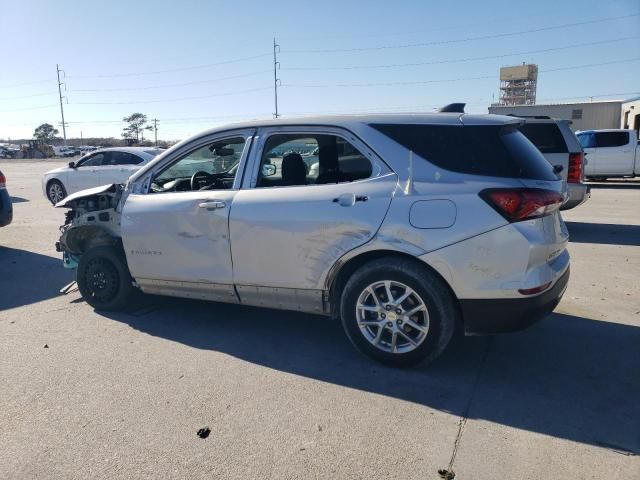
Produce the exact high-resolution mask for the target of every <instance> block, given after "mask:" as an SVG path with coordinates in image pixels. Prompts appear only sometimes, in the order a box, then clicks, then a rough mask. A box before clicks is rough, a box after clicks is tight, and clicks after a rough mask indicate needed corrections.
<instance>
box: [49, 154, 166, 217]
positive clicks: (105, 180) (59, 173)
mask: <svg viewBox="0 0 640 480" xmlns="http://www.w3.org/2000/svg"><path fill="white" fill-rule="evenodd" d="M163 151H164V150H163V149H161V148H154V147H124V148H103V149H100V150H97V151H95V152H91V153H89V154H87V155H85V156H84V157H82V158H80V159H79V160H78V161H76V162H70V163H69V165H68V166H67V167H61V168H56V169H55V170H50V171H48V172H47V173H45V174H44V175H43V176H42V189H43V192H44V195H45V197H47V198H48V199H49V201H50V202H51V203H53V204H54V205H55V204H56V203H58V202H59V201H60V200H62V199H63V198H65V197H66V196H67V195H70V194H72V193H75V192H78V191H80V190H84V189H86V188H91V187H97V186H100V185H106V184H110V183H125V182H126V181H127V179H128V178H129V177H130V176H131V175H132V174H133V173H134V172H136V171H137V170H139V169H140V168H141V167H142V166H143V165H145V164H146V163H148V162H149V161H150V160H151V159H153V158H154V157H155V156H157V155H159V154H160V153H162V152H163Z"/></svg>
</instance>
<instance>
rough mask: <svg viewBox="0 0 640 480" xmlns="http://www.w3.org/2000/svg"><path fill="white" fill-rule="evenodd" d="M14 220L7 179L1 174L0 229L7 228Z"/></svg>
mask: <svg viewBox="0 0 640 480" xmlns="http://www.w3.org/2000/svg"><path fill="white" fill-rule="evenodd" d="M12 220H13V205H12V202H11V197H10V196H9V192H8V191H7V178H6V177H5V176H4V174H3V173H2V172H0V227H6V226H7V225H9V224H10V223H11V221H12Z"/></svg>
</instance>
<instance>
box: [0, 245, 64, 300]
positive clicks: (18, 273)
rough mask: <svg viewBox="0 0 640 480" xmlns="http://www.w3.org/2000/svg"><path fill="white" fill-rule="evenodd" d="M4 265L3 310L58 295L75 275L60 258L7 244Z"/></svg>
mask: <svg viewBox="0 0 640 480" xmlns="http://www.w3.org/2000/svg"><path fill="white" fill-rule="evenodd" d="M0 269H2V273H1V274H0V311H2V310H7V309H9V308H15V307H21V306H23V305H30V304H32V303H36V302H41V301H43V300H47V299H49V298H52V297H56V296H58V295H60V288H61V287H62V286H63V285H65V284H67V283H69V282H71V281H72V280H73V279H74V278H75V272H73V271H70V270H66V269H64V268H62V260H61V259H60V258H55V257H49V256H47V255H40V254H38V253H34V252H30V251H27V250H20V249H16V248H8V247H3V246H0Z"/></svg>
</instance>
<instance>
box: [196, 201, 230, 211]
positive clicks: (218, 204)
mask: <svg viewBox="0 0 640 480" xmlns="http://www.w3.org/2000/svg"><path fill="white" fill-rule="evenodd" d="M226 206H227V204H226V203H224V202H223V201H222V200H211V201H209V202H202V203H200V204H198V207H200V208H206V209H207V210H217V209H219V208H224V207H226Z"/></svg>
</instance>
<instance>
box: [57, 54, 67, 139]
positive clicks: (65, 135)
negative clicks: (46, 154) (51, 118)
mask: <svg viewBox="0 0 640 480" xmlns="http://www.w3.org/2000/svg"><path fill="white" fill-rule="evenodd" d="M56 72H57V74H58V96H59V97H60V115H61V116H62V136H63V137H64V144H65V146H66V145H67V126H66V124H65V123H64V108H63V107H62V88H61V87H62V85H63V84H62V83H60V72H62V73H63V74H64V70H62V69H60V65H58V64H57V63H56Z"/></svg>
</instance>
